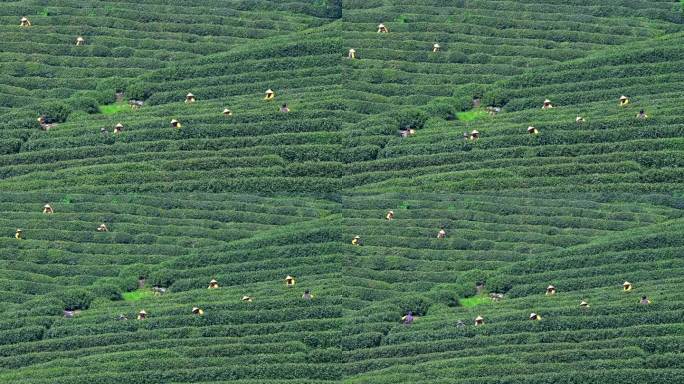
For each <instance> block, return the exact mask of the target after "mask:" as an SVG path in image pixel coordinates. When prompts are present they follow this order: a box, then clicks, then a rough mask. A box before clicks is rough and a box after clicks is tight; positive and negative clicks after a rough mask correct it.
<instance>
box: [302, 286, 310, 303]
mask: <svg viewBox="0 0 684 384" xmlns="http://www.w3.org/2000/svg"><path fill="white" fill-rule="evenodd" d="M302 299H304V300H308V301H311V299H313V295H312V294H311V291H310V290H308V289H307V290H305V291H304V294H303V295H302Z"/></svg>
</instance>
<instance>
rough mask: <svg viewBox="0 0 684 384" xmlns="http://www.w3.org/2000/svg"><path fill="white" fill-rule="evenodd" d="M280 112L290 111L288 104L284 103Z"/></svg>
mask: <svg viewBox="0 0 684 384" xmlns="http://www.w3.org/2000/svg"><path fill="white" fill-rule="evenodd" d="M280 112H282V113H288V112H290V108H288V107H287V104H283V105H282V106H281V107H280Z"/></svg>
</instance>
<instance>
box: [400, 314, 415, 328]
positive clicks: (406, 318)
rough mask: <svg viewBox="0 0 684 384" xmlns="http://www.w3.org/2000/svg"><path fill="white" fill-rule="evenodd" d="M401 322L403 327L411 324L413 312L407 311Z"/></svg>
mask: <svg viewBox="0 0 684 384" xmlns="http://www.w3.org/2000/svg"><path fill="white" fill-rule="evenodd" d="M401 320H402V321H403V322H404V325H411V324H413V311H408V313H407V314H406V316H404V317H402V318H401Z"/></svg>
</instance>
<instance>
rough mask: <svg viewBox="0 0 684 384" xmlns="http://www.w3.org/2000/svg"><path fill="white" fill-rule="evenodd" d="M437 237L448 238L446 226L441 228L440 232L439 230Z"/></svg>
mask: <svg viewBox="0 0 684 384" xmlns="http://www.w3.org/2000/svg"><path fill="white" fill-rule="evenodd" d="M437 238H438V239H445V238H446V231H445V230H444V228H442V229H440V230H439V232H437Z"/></svg>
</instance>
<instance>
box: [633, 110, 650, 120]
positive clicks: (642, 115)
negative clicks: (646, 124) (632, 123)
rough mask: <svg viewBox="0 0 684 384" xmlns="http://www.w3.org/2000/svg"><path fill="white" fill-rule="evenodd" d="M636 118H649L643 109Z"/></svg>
mask: <svg viewBox="0 0 684 384" xmlns="http://www.w3.org/2000/svg"><path fill="white" fill-rule="evenodd" d="M636 118H637V119H639V120H646V119H648V115H647V114H646V112H644V110H643V109H642V110H641V111H639V113H637V115H636Z"/></svg>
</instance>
